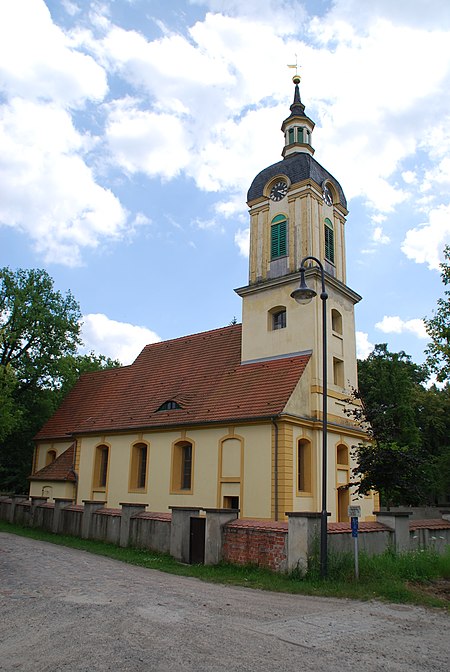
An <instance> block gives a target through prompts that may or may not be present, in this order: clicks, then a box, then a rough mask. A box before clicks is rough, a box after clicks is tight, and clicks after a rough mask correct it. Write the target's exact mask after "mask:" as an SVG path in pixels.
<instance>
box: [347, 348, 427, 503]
mask: <svg viewBox="0 0 450 672" xmlns="http://www.w3.org/2000/svg"><path fill="white" fill-rule="evenodd" d="M425 378H426V371H425V369H424V368H423V367H420V366H418V365H416V364H414V363H413V362H412V361H411V358H410V357H409V356H408V355H406V354H405V353H404V352H399V353H392V352H389V351H388V349H387V345H386V344H379V345H376V346H375V348H374V350H373V352H372V353H371V354H370V355H369V357H368V358H367V359H366V360H362V361H359V362H358V379H359V389H358V390H357V391H355V393H354V401H355V402H356V403H355V404H354V406H353V407H352V410H351V411H349V414H350V415H351V416H352V417H353V419H355V420H356V421H357V422H358V423H359V424H361V425H362V426H364V428H365V429H366V431H368V434H369V436H370V438H371V441H370V442H368V443H364V444H360V445H358V446H355V447H354V456H355V458H356V460H357V463H358V466H357V467H356V468H355V469H353V478H354V479H355V480H354V485H356V490H357V492H358V494H360V495H363V494H367V493H368V492H369V491H370V490H372V489H374V490H377V491H378V492H379V493H380V496H381V500H382V502H383V504H385V505H387V506H390V505H397V504H411V505H414V504H420V503H423V502H424V501H425V500H427V498H428V497H429V492H430V487H431V480H432V469H433V465H434V456H433V455H431V454H430V453H429V452H428V451H425V450H423V436H422V428H421V427H420V424H419V422H418V419H419V416H418V397H419V393H422V391H424V388H423V387H422V383H423V382H424V380H425Z"/></svg>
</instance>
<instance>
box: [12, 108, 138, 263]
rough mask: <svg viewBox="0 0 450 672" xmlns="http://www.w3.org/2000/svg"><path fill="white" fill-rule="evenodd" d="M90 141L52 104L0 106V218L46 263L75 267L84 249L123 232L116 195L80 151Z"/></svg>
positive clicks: (119, 206)
mask: <svg viewBox="0 0 450 672" xmlns="http://www.w3.org/2000/svg"><path fill="white" fill-rule="evenodd" d="M90 142H91V141H90V139H89V138H85V137H84V136H82V135H80V134H79V133H78V132H77V131H76V130H75V128H74V126H73V124H72V120H71V117H70V115H69V114H68V113H67V112H66V111H64V110H62V109H60V108H58V107H56V106H54V105H51V104H43V103H37V102H25V101H23V100H21V99H18V98H17V99H14V100H13V101H12V102H11V103H10V105H4V106H0V223H3V224H4V225H7V226H11V227H15V228H17V229H19V230H20V231H22V232H25V233H27V235H28V236H29V238H30V239H31V240H32V241H33V245H34V248H35V250H36V251H37V252H38V253H39V254H40V256H42V257H43V258H44V260H45V261H47V262H53V263H61V264H66V265H68V266H76V265H78V264H80V263H81V251H82V249H83V248H95V247H97V246H98V244H99V242H100V240H101V239H103V238H104V237H112V238H117V237H119V236H120V235H121V234H122V232H123V229H124V226H125V222H126V213H125V211H124V210H123V208H122V206H121V204H120V202H119V200H118V199H117V198H116V197H115V196H114V195H113V194H112V193H111V191H109V190H108V189H105V188H103V187H101V186H100V185H99V184H97V183H96V181H95V178H94V175H93V173H92V170H91V168H89V167H88V166H87V165H86V163H85V162H84V161H83V158H82V156H81V155H82V154H83V151H84V150H85V148H86V147H88V146H89V144H90Z"/></svg>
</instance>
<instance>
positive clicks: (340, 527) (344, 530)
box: [328, 520, 390, 534]
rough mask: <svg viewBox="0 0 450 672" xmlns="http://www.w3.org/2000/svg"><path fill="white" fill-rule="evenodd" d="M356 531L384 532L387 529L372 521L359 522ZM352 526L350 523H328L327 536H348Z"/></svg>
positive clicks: (381, 524)
mask: <svg viewBox="0 0 450 672" xmlns="http://www.w3.org/2000/svg"><path fill="white" fill-rule="evenodd" d="M358 529H359V531H360V532H385V531H386V530H390V528H389V527H387V526H386V525H383V523H378V522H377V521H376V520H374V521H370V520H368V521H364V520H362V521H359V524H358ZM351 531H352V526H351V524H350V523H328V534H350V533H351Z"/></svg>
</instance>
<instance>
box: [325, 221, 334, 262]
mask: <svg viewBox="0 0 450 672" xmlns="http://www.w3.org/2000/svg"><path fill="white" fill-rule="evenodd" d="M325 259H326V260H327V261H329V262H331V263H332V264H334V227H333V222H332V221H331V219H328V217H327V218H326V219H325Z"/></svg>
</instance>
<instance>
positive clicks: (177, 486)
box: [170, 438, 195, 495]
mask: <svg viewBox="0 0 450 672" xmlns="http://www.w3.org/2000/svg"><path fill="white" fill-rule="evenodd" d="M194 456H195V444H194V442H193V441H191V440H190V439H188V438H185V439H179V440H178V441H175V442H174V443H173V444H172V465H171V479H170V491H171V493H172V494H179V495H183V494H185V495H189V494H192V493H193V490H194Z"/></svg>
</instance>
